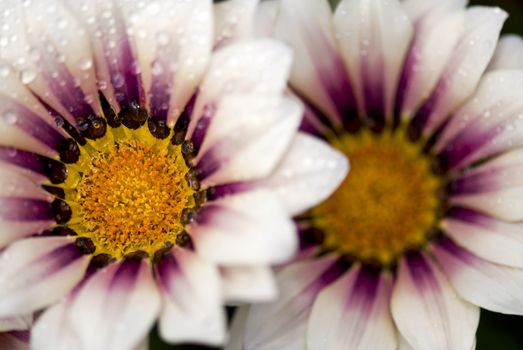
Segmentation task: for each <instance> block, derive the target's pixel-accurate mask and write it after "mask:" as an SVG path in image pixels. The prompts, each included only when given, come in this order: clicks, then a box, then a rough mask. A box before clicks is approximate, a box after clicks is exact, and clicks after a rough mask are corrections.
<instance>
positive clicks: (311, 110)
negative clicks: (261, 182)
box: [292, 90, 338, 138]
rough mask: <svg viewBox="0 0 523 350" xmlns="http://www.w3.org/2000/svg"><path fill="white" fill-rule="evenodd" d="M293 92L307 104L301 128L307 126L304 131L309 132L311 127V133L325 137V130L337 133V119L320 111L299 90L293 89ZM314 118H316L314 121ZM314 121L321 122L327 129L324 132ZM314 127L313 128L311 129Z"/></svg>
mask: <svg viewBox="0 0 523 350" xmlns="http://www.w3.org/2000/svg"><path fill="white" fill-rule="evenodd" d="M292 93H293V94H294V95H296V96H297V97H298V98H299V99H300V100H301V101H302V103H303V104H304V105H305V114H304V118H303V119H302V125H301V127H300V128H305V130H304V131H306V132H308V130H307V129H309V130H310V131H311V132H309V133H310V134H313V135H316V134H318V135H319V136H320V137H322V138H325V136H328V135H325V132H327V131H330V132H332V133H336V131H337V129H338V128H337V127H336V126H335V124H336V121H333V120H332V119H331V118H329V117H327V116H326V115H325V114H324V113H323V112H322V111H320V110H319V109H318V108H317V107H316V106H315V105H314V104H313V103H312V102H311V101H310V100H309V99H308V98H307V97H305V96H304V95H302V94H300V93H299V92H297V91H295V90H292ZM312 119H315V120H314V121H313V120H312ZM314 122H317V123H319V124H321V125H322V126H323V127H324V128H325V129H326V130H325V132H322V131H320V130H319V129H318V127H316V126H314ZM311 129H312V130H311Z"/></svg>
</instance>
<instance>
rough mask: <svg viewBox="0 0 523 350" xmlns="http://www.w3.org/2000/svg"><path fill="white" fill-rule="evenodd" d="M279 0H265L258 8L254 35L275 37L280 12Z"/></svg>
mask: <svg viewBox="0 0 523 350" xmlns="http://www.w3.org/2000/svg"><path fill="white" fill-rule="evenodd" d="M279 5H280V4H279V0H264V1H262V2H260V3H259V4H258V6H257V7H256V13H255V15H256V18H255V22H254V33H255V35H256V36H261V37H263V36H274V26H275V25H276V18H277V16H278V11H279Z"/></svg>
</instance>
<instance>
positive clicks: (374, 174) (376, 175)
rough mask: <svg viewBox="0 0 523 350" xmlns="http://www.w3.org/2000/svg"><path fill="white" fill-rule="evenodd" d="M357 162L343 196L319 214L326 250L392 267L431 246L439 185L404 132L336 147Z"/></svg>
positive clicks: (354, 138)
mask: <svg viewBox="0 0 523 350" xmlns="http://www.w3.org/2000/svg"><path fill="white" fill-rule="evenodd" d="M333 144H334V146H335V147H337V148H338V149H339V150H341V151H342V152H343V153H345V154H346V155H347V156H348V158H349V160H350V162H351V171H350V172H349V175H348V176H347V178H346V179H345V180H344V182H343V183H342V184H341V186H340V187H339V188H338V190H337V191H336V192H335V193H334V194H333V195H332V196H331V197H330V198H329V199H327V200H326V201H325V202H323V203H322V204H320V205H319V206H317V207H316V208H314V209H313V212H312V213H313V218H314V219H313V220H314V225H315V226H316V227H318V228H320V229H322V230H323V231H324V233H325V240H324V243H323V244H324V248H326V249H329V250H332V249H335V250H336V251H338V252H339V253H341V254H349V255H352V256H355V257H356V258H357V259H359V260H363V261H377V262H379V263H381V264H383V265H388V264H390V263H391V262H393V260H394V259H395V258H396V257H397V256H399V255H401V254H402V253H403V252H405V251H406V250H409V249H410V248H414V247H419V246H421V245H423V244H424V243H426V241H427V239H428V236H427V235H428V232H429V231H430V228H431V227H432V226H434V225H435V223H436V220H437V215H436V213H437V209H438V206H439V204H440V203H439V201H438V199H437V191H438V189H439V186H440V181H439V179H438V178H437V177H436V176H435V175H434V174H433V173H432V171H431V164H430V160H429V158H428V157H426V156H425V155H423V153H422V150H421V146H419V145H418V144H413V143H411V142H410V141H409V140H408V139H407V137H406V135H405V133H404V132H403V131H397V132H395V133H390V132H387V131H385V132H383V133H381V134H374V133H372V132H370V131H362V132H360V133H359V134H357V135H346V136H343V137H341V138H340V139H338V140H336V141H335V142H333Z"/></svg>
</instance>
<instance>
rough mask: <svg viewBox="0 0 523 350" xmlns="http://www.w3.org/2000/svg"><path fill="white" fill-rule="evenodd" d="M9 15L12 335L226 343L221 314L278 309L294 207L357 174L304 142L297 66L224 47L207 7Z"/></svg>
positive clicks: (35, 4)
mask: <svg viewBox="0 0 523 350" xmlns="http://www.w3.org/2000/svg"><path fill="white" fill-rule="evenodd" d="M0 13H1V14H2V15H1V19H2V20H1V22H2V27H1V32H0V46H1V50H0V79H1V84H0V116H1V118H0V123H1V125H0V161H1V163H0V164H1V166H0V185H1V186H0V227H1V228H2V235H1V237H0V247H1V248H2V251H1V252H0V319H2V320H4V321H5V322H7V320H11V321H13V320H16V319H18V318H20V317H23V316H24V315H28V314H32V313H33V312H35V311H38V310H43V312H42V313H41V314H39V317H38V319H37V320H36V322H35V325H34V328H33V329H32V334H31V347H32V348H33V349H53V350H56V349H80V348H81V349H84V350H89V349H104V350H107V349H117V350H125V349H135V348H136V347H137V346H138V345H139V344H140V343H142V342H144V338H145V337H146V335H147V333H148V331H149V330H150V328H151V327H152V325H153V323H154V322H155V321H156V320H157V319H159V330H160V333H161V336H162V337H163V338H164V339H165V340H167V341H169V342H185V341H190V342H202V343H207V344H220V343H222V342H223V341H224V340H225V336H226V334H225V320H224V314H223V310H222V304H223V303H224V302H236V301H238V302H245V301H251V302H252V301H262V300H268V299H272V298H274V297H275V295H276V287H275V284H274V281H273V279H272V272H271V269H270V265H272V264H276V263H281V262H283V261H285V260H287V259H288V258H290V257H291V256H293V254H294V253H295V251H296V249H297V238H296V233H295V225H294V223H293V221H292V219H291V216H292V209H293V208H296V207H299V209H300V210H302V209H305V208H307V207H308V206H311V205H315V204H316V203H317V202H318V201H319V200H321V199H323V198H325V197H326V196H327V195H328V194H329V193H330V192H331V191H332V190H333V189H334V188H335V186H336V185H337V183H338V182H339V181H341V179H342V178H343V177H344V176H345V173H346V172H347V161H346V159H345V158H344V157H343V156H342V155H341V154H340V153H339V152H336V151H333V150H332V149H331V148H329V147H328V146H327V145H326V144H325V143H323V142H321V141H318V140H315V139H311V138H310V137H308V136H306V135H303V134H297V133H296V131H297V129H298V127H299V123H300V120H301V117H302V113H303V109H302V106H301V104H300V103H299V101H297V100H295V99H293V98H291V97H284V96H283V91H284V89H285V86H286V80H287V75H288V72H289V69H290V63H291V52H290V50H289V49H288V48H287V47H286V46H285V45H283V44H281V43H278V42H276V41H274V40H270V39H260V40H244V41H242V42H238V43H231V44H230V45H221V44H220V42H219V41H214V35H213V34H214V23H213V21H214V14H213V5H212V2H211V1H210V0H192V1H182V0H159V1H146V2H135V1H130V0H129V1H124V0H121V1H119V0H115V1H105V0H103V1H102V0H99V1H98V0H87V1H77V0H70V1H24V2H20V1H16V0H12V1H11V0H1V2H0ZM226 22H227V20H226V19H224V18H223V17H219V20H217V23H226ZM217 25H218V24H217ZM324 158H328V159H330V161H329V162H328V163H325V162H323V160H322V159H324ZM295 179H297V180H296V181H295ZM331 179H334V180H336V179H337V181H331ZM318 181H320V182H322V183H323V184H324V186H323V187H321V188H316V187H314V186H311V184H314V183H316V182H318ZM297 185H300V186H301V187H296V186H297ZM14 323H16V322H14ZM9 324H11V325H12V324H13V322H11V323H9ZM7 329H13V328H12V326H9V327H8V328H6V330H7Z"/></svg>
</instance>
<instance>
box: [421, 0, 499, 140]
mask: <svg viewBox="0 0 523 350" xmlns="http://www.w3.org/2000/svg"><path fill="white" fill-rule="evenodd" d="M506 18H507V14H506V12H504V11H502V10H500V9H499V8H488V7H472V8H470V9H469V10H467V12H466V17H465V30H464V31H463V33H464V35H463V36H462V37H461V38H460V40H459V43H458V45H457V46H456V47H455V48H454V51H453V54H452V56H451V58H450V60H449V62H448V65H447V68H446V69H445V71H444V72H443V75H442V77H441V79H440V80H439V82H438V85H437V86H436V89H435V91H434V93H433V96H432V97H431V98H430V99H429V101H428V102H427V103H428V104H429V106H430V107H429V108H430V115H429V120H428V123H427V126H426V130H425V131H426V132H429V131H433V130H435V129H436V128H437V127H438V126H439V125H441V123H442V122H443V121H444V120H445V119H446V118H447V116H448V115H449V114H450V113H451V112H452V111H454V110H455V109H456V108H457V107H458V106H460V105H461V104H462V103H463V102H464V101H465V100H466V99H467V98H469V97H470V96H471V95H472V94H473V93H474V91H475V90H476V88H477V86H478V83H479V80H480V78H481V77H482V75H483V73H484V71H485V69H486V68H487V65H488V63H489V61H490V59H491V57H492V55H493V53H494V50H495V48H496V45H495V43H496V41H497V40H498V37H499V32H500V30H501V26H502V25H503V22H504V21H505V19H506Z"/></svg>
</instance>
